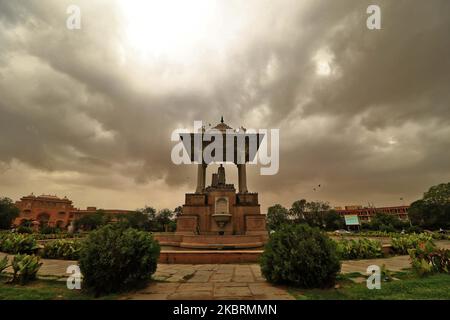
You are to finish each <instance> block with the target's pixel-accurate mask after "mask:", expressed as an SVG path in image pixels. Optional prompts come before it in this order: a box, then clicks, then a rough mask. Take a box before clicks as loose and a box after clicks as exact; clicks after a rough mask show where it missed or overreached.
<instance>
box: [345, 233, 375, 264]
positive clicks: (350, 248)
mask: <svg viewBox="0 0 450 320" xmlns="http://www.w3.org/2000/svg"><path fill="white" fill-rule="evenodd" d="M337 250H338V254H339V257H340V258H341V259H344V260H351V259H373V258H379V257H381V256H383V251H382V246H381V242H380V241H376V240H370V239H365V238H362V239H358V240H353V239H351V240H347V239H342V240H339V241H337Z"/></svg>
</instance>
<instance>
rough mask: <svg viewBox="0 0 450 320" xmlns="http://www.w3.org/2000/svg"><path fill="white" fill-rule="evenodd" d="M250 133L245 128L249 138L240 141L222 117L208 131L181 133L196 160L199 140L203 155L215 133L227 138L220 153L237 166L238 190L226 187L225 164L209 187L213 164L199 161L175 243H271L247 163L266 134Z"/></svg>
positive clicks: (243, 245)
mask: <svg viewBox="0 0 450 320" xmlns="http://www.w3.org/2000/svg"><path fill="white" fill-rule="evenodd" d="M245 131H246V129H244V128H241V129H240V134H244V138H243V140H241V142H242V143H239V142H237V140H238V139H239V138H237V137H236V135H234V133H236V132H238V131H236V130H233V129H232V128H231V127H229V126H228V125H226V124H225V123H224V121H223V117H222V120H221V122H220V123H219V124H218V125H216V126H215V127H213V128H211V129H209V130H205V129H204V128H203V129H202V130H201V132H200V133H186V134H180V136H181V139H182V141H183V145H184V147H185V149H186V150H188V153H189V154H190V157H191V159H193V160H195V159H194V158H195V156H194V152H193V151H194V149H195V143H194V141H195V139H197V138H198V140H197V142H198V141H201V144H200V146H201V151H204V150H205V149H206V148H208V145H210V144H211V142H212V141H213V140H214V139H206V141H204V140H205V139H203V138H204V136H205V135H208V134H209V133H215V135H216V138H217V135H222V138H223V139H222V141H223V150H220V151H224V157H227V159H228V160H229V159H232V162H231V163H234V164H235V165H236V166H237V170H238V189H237V190H236V188H235V186H234V184H230V183H227V180H226V172H225V167H224V166H223V164H220V166H219V168H218V171H217V173H213V174H212V175H211V180H210V181H211V184H210V185H209V186H206V169H207V166H208V164H209V163H208V162H207V161H206V160H204V159H200V161H197V170H198V172H197V186H196V189H195V192H194V193H187V194H186V198H185V204H184V205H183V210H182V213H181V215H180V216H179V217H178V220H177V230H176V233H175V238H174V240H175V241H172V244H175V243H176V242H178V243H179V246H181V247H188V248H253V247H261V246H262V245H263V244H264V242H265V241H266V240H267V230H266V219H265V215H263V214H261V212H260V205H259V203H258V193H252V192H249V191H248V188H247V175H246V165H247V163H248V162H250V161H252V159H253V158H254V157H255V156H256V152H257V150H258V148H259V145H260V143H261V141H262V139H263V138H264V136H263V135H261V134H256V133H245ZM219 138H220V137H219ZM252 139H253V141H254V142H255V144H254V145H253V146H252V145H251V141H252ZM230 142H232V143H230ZM227 143H228V145H227ZM230 147H231V148H230ZM189 151H191V152H189ZM197 160H198V159H197ZM224 163H225V161H224ZM227 163H230V161H227ZM167 240H168V239H167Z"/></svg>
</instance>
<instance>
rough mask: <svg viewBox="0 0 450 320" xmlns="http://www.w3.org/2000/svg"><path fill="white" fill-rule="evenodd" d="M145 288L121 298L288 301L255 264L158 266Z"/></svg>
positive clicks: (288, 296)
mask: <svg viewBox="0 0 450 320" xmlns="http://www.w3.org/2000/svg"><path fill="white" fill-rule="evenodd" d="M154 279H156V280H160V281H164V282H152V283H151V284H149V285H148V287H147V288H145V289H143V290H139V291H137V292H135V293H132V294H128V295H126V296H124V299H139V300H142V299H145V300H147V299H169V300H170V299H181V300H191V299H192V300H212V299H214V300H216V299H237V300H239V299H245V300H253V299H258V300H259V299H261V300H264V299H270V300H290V299H293V297H292V296H291V295H290V294H288V293H287V291H286V290H285V288H283V287H278V286H273V285H271V284H269V283H267V282H266V281H265V279H264V278H263V277H262V275H261V271H260V268H259V266H258V265H256V264H203V265H186V264H160V265H158V271H157V272H156V273H155V275H154Z"/></svg>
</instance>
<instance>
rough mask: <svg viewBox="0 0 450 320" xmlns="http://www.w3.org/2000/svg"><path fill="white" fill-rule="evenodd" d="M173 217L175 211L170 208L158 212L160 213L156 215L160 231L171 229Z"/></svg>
mask: <svg viewBox="0 0 450 320" xmlns="http://www.w3.org/2000/svg"><path fill="white" fill-rule="evenodd" d="M172 218H173V212H172V210H170V209H162V210H161V211H159V212H158V215H157V216H156V219H155V221H156V224H157V226H158V227H159V228H158V229H159V231H165V232H167V231H168V229H169V225H170V224H171V222H172Z"/></svg>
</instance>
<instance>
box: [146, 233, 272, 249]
mask: <svg viewBox="0 0 450 320" xmlns="http://www.w3.org/2000/svg"><path fill="white" fill-rule="evenodd" d="M154 237H155V239H156V240H158V242H159V244H160V245H161V246H172V247H180V248H188V249H215V250H223V249H226V250H227V249H228V250H231V249H254V248H262V247H263V246H264V244H265V242H266V241H267V234H259V235H258V234H256V235H223V236H218V235H192V234H191V235H183V234H170V235H168V234H155V235H154Z"/></svg>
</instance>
